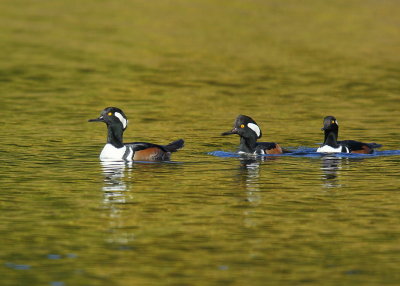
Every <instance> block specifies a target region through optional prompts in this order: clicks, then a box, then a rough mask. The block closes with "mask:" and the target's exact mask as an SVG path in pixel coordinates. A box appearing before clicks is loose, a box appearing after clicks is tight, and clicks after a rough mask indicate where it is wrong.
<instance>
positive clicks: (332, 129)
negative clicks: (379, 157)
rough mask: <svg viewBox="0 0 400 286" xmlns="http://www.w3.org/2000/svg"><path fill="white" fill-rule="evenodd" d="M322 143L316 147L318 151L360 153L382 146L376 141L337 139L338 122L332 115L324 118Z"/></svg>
mask: <svg viewBox="0 0 400 286" xmlns="http://www.w3.org/2000/svg"><path fill="white" fill-rule="evenodd" d="M321 130H323V131H324V134H325V137H324V143H323V144H322V145H321V147H319V148H318V149H317V152H319V153H360V154H371V153H373V152H374V149H375V148H380V147H382V145H381V144H377V143H363V142H359V141H355V140H342V141H338V140H337V139H338V136H339V124H338V121H337V120H336V118H335V117H334V116H326V117H325V118H324V127H322V128H321Z"/></svg>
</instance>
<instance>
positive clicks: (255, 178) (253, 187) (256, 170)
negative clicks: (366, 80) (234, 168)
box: [238, 154, 278, 203]
mask: <svg viewBox="0 0 400 286" xmlns="http://www.w3.org/2000/svg"><path fill="white" fill-rule="evenodd" d="M276 159H278V157H273V156H254V155H246V154H242V155H241V156H240V158H239V160H240V166H239V174H238V178H239V183H240V185H241V186H243V187H244V188H245V189H246V201H248V202H251V203H258V202H259V201H260V200H261V196H260V186H259V185H260V182H259V181H260V166H261V162H265V161H273V160H276Z"/></svg>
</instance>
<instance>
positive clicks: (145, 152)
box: [89, 107, 184, 161]
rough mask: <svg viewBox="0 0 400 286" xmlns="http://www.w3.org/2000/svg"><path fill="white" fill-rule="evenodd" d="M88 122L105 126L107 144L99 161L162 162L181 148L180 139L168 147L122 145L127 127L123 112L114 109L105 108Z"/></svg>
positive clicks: (136, 143)
mask: <svg viewBox="0 0 400 286" xmlns="http://www.w3.org/2000/svg"><path fill="white" fill-rule="evenodd" d="M89 122H104V123H106V124H107V129H108V136H107V144H106V145H105V146H104V148H103V150H102V151H101V154H100V160H101V161H119V160H123V161H162V160H169V158H170V156H171V153H172V152H175V151H178V149H180V148H182V147H183V144H184V141H183V140H182V139H179V140H176V141H174V142H171V143H169V144H168V145H156V144H152V143H145V142H133V143H125V144H124V143H122V136H123V133H124V131H125V129H126V127H127V126H128V119H127V118H126V116H125V114H124V112H123V111H122V110H121V109H119V108H116V107H107V108H105V109H104V110H103V111H102V112H101V114H100V117H98V118H96V119H90V120H89Z"/></svg>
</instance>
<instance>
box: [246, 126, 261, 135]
mask: <svg viewBox="0 0 400 286" xmlns="http://www.w3.org/2000/svg"><path fill="white" fill-rule="evenodd" d="M247 127H249V128H250V129H251V130H253V131H254V132H256V134H257V137H260V134H261V130H260V127H258V125H257V124H254V123H248V124H247Z"/></svg>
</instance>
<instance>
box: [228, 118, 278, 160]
mask: <svg viewBox="0 0 400 286" xmlns="http://www.w3.org/2000/svg"><path fill="white" fill-rule="evenodd" d="M231 134H238V135H239V136H240V145H239V153H250V154H282V153H283V151H282V148H281V147H280V146H279V145H278V144H277V143H274V142H257V139H260V138H261V136H262V133H261V129H260V127H259V126H258V124H257V123H256V122H255V121H254V120H253V119H252V118H251V117H249V116H246V115H239V116H238V117H236V120H235V123H234V126H233V129H232V130H231V131H227V132H224V133H222V134H221V135H231Z"/></svg>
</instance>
